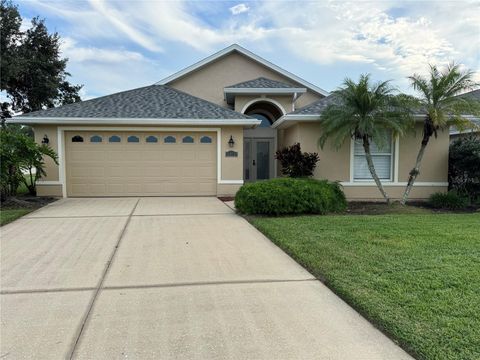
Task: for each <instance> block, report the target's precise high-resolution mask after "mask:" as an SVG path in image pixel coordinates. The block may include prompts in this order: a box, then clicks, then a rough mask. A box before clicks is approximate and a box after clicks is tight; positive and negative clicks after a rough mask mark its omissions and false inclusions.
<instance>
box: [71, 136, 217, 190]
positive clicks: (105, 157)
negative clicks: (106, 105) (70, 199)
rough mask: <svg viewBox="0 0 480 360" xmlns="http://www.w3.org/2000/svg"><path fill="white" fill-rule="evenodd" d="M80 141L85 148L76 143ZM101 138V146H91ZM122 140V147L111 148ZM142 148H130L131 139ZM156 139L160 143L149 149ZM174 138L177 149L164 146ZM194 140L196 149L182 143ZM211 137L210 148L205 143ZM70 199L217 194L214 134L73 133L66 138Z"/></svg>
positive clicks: (135, 146)
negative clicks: (114, 140) (77, 138)
mask: <svg viewBox="0 0 480 360" xmlns="http://www.w3.org/2000/svg"><path fill="white" fill-rule="evenodd" d="M76 135H79V136H81V137H82V138H83V142H72V137H73V136H76ZM94 135H98V136H100V137H101V138H102V142H97V143H94V142H93V143H92V142H91V141H90V138H91V137H92V136H94ZM113 135H117V136H119V137H120V138H121V142H119V143H118V142H117V143H112V142H109V138H110V137H111V136H113ZM132 135H133V136H137V137H138V138H139V142H138V143H129V142H127V138H128V137H129V136H132ZM148 136H155V137H156V138H157V139H158V142H156V143H147V142H146V138H147V137H148ZM167 136H173V137H175V138H176V143H174V144H171V143H168V144H166V143H164V138H165V137H167ZM185 136H191V137H193V139H194V143H193V144H191V143H182V139H183V137H185ZM203 136H208V137H210V138H211V139H212V142H211V143H200V138H201V137H203ZM65 144H66V146H65V153H66V172H67V195H68V196H143V195H145V196H162V195H215V194H216V182H217V181H216V180H217V179H216V155H217V153H216V148H217V147H216V134H215V133H214V132H211V133H210V132H178V133H160V132H157V133H155V132H152V133H138V132H91V131H88V132H86V131H81V132H73V131H69V132H66V133H65Z"/></svg>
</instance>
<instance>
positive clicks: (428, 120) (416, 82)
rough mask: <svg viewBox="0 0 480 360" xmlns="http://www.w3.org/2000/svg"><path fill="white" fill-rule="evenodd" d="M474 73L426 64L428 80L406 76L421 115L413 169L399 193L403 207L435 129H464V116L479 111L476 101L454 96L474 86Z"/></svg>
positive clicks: (453, 66)
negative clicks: (416, 96)
mask: <svg viewBox="0 0 480 360" xmlns="http://www.w3.org/2000/svg"><path fill="white" fill-rule="evenodd" d="M473 75H474V72H473V71H470V70H465V71H462V70H460V67H459V65H455V64H453V63H452V64H450V65H448V66H446V67H445V68H444V69H443V70H442V71H440V70H439V69H438V68H437V67H436V66H434V65H430V78H429V79H427V78H425V77H423V76H420V75H417V74H415V75H413V76H410V77H409V79H410V81H411V85H412V87H413V89H414V90H417V91H418V92H419V93H420V95H421V96H420V99H418V100H419V105H420V106H419V107H420V109H422V110H421V112H423V113H424V115H425V116H424V120H423V138H422V142H421V145H420V149H419V151H418V155H417V159H416V161H415V166H414V167H413V169H412V170H411V171H410V176H409V178H408V182H407V187H406V188H405V192H404V193H403V197H402V201H401V203H402V204H403V205H404V204H405V203H406V202H407V200H408V196H409V194H410V191H411V190H412V187H413V184H414V183H415V180H416V178H417V176H418V174H419V173H420V164H421V162H422V158H423V154H424V153H425V149H426V147H427V145H428V142H429V140H430V138H431V137H432V136H433V135H435V137H437V132H438V131H439V130H448V128H449V127H450V126H451V125H456V126H458V127H459V128H462V127H465V124H467V123H468V119H467V118H466V117H465V114H469V115H475V114H478V112H479V104H478V101H475V100H474V99H470V98H469V97H462V96H458V94H459V93H461V92H463V91H465V90H469V89H472V88H473V87H475V86H476V85H478V84H476V83H475V82H474V81H473Z"/></svg>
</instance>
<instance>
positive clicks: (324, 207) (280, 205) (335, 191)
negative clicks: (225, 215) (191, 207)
mask: <svg viewBox="0 0 480 360" xmlns="http://www.w3.org/2000/svg"><path fill="white" fill-rule="evenodd" d="M235 207H236V208H237V210H238V211H240V212H241V213H244V214H250V215H253V214H259V215H260V214H261V215H286V214H326V213H330V212H340V211H344V210H345V209H346V207H347V201H346V200H345V195H344V193H343V191H342V189H341V188H340V185H339V184H337V183H330V182H328V181H326V180H314V179H293V178H278V179H271V180H265V181H258V182H255V183H248V184H245V185H243V186H242V187H241V188H240V190H239V191H238V192H237V195H236V196H235Z"/></svg>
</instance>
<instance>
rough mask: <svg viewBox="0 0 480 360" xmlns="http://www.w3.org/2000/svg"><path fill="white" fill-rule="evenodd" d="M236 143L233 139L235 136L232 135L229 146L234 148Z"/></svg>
mask: <svg viewBox="0 0 480 360" xmlns="http://www.w3.org/2000/svg"><path fill="white" fill-rule="evenodd" d="M234 145H235V141H234V140H233V136H232V135H230V140H228V146H230V147H231V148H233V146H234Z"/></svg>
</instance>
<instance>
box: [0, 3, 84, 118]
mask: <svg viewBox="0 0 480 360" xmlns="http://www.w3.org/2000/svg"><path fill="white" fill-rule="evenodd" d="M0 17H1V31H0V34H1V39H0V53H1V54H2V56H1V63H0V66H1V71H2V72H1V76H0V79H1V81H0V91H2V92H4V93H5V94H6V96H7V98H8V101H5V102H3V103H2V104H1V110H2V121H3V120H4V119H5V118H6V117H10V116H11V115H12V112H13V113H19V112H21V113H26V112H30V111H35V110H41V109H45V108H51V107H54V106H59V105H63V104H68V103H72V102H76V101H80V96H79V94H78V92H79V90H80V89H81V88H82V86H81V85H73V84H71V83H70V82H69V81H68V77H69V76H70V74H69V73H68V72H67V71H66V66H67V62H68V59H67V58H62V56H61V52H60V44H61V39H60V36H59V34H58V33H56V32H54V33H49V32H48V29H47V27H46V25H45V21H44V20H42V19H40V18H38V17H35V18H33V19H32V20H31V26H30V27H29V28H28V29H27V30H25V31H23V30H22V28H21V25H22V18H21V16H20V13H19V11H18V7H17V6H16V5H14V4H13V3H12V2H11V1H9V0H0Z"/></svg>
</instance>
